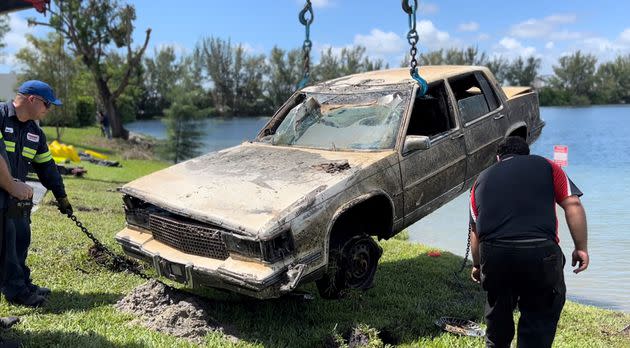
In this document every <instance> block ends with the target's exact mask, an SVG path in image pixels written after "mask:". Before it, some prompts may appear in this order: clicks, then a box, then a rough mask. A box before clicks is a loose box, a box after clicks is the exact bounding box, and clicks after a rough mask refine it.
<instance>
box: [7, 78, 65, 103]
mask: <svg viewBox="0 0 630 348" xmlns="http://www.w3.org/2000/svg"><path fill="white" fill-rule="evenodd" d="M18 93H20V94H29V95H37V96H40V97H42V98H44V100H46V101H47V102H49V103H51V104H54V105H61V100H59V99H57V98H55V92H53V89H52V88H50V86H49V85H48V84H47V83H46V82H42V81H39V80H30V81H26V82H24V83H23V84H22V85H21V86H20V88H18Z"/></svg>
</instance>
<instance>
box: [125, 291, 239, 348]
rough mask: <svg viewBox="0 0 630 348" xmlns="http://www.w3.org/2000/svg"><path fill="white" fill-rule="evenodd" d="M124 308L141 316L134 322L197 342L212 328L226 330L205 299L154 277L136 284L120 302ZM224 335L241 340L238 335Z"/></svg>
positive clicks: (126, 311) (201, 340)
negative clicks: (211, 311) (217, 321)
mask: <svg viewBox="0 0 630 348" xmlns="http://www.w3.org/2000/svg"><path fill="white" fill-rule="evenodd" d="M116 308H117V309H119V310H120V311H122V312H125V313H129V314H133V315H136V316H138V317H139V318H138V319H135V320H134V321H132V323H137V322H140V323H141V324H142V325H144V326H146V327H148V328H149V329H152V330H156V331H160V332H165V333H168V334H171V335H173V336H176V337H181V338H186V339H189V340H191V341H193V342H196V343H201V342H203V337H204V336H205V335H206V334H207V333H208V332H210V331H223V328H222V327H221V326H220V325H218V324H217V323H216V322H215V321H214V320H213V319H212V318H210V317H209V316H208V314H207V312H206V311H205V310H204V309H203V306H202V302H201V301H200V300H199V299H197V298H195V297H194V296H192V295H190V294H187V293H184V292H179V291H177V290H173V289H169V288H167V287H165V286H164V285H163V284H160V283H158V282H156V281H155V280H151V281H149V282H147V283H145V284H143V285H140V286H139V287H137V288H135V289H134V290H133V291H132V292H131V293H130V294H129V295H127V296H125V297H124V298H123V299H121V300H120V301H118V302H117V303H116ZM224 337H226V338H228V339H230V340H232V341H233V342H235V341H238V339H237V338H236V337H233V336H229V335H224Z"/></svg>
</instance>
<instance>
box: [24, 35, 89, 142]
mask: <svg viewBox="0 0 630 348" xmlns="http://www.w3.org/2000/svg"><path fill="white" fill-rule="evenodd" d="M26 40H27V41H28V42H29V44H30V46H29V47H26V48H22V49H21V50H20V51H18V52H17V54H16V59H17V60H18V62H20V64H21V65H22V71H21V73H20V74H19V80H20V81H21V82H23V81H26V80H42V81H46V82H47V83H48V84H50V86H51V87H52V88H53V89H54V90H55V94H56V95H57V97H58V98H59V99H61V100H62V101H63V106H62V107H55V108H52V110H51V112H50V114H49V115H48V116H47V117H46V119H45V120H44V122H45V123H46V124H48V125H51V126H54V127H55V128H56V131H57V139H58V140H59V139H61V134H62V132H63V127H66V126H72V125H75V124H76V122H77V119H76V116H75V115H76V111H77V97H78V96H81V95H85V94H84V93H85V92H86V91H84V90H82V89H80V88H79V87H80V86H81V84H80V83H79V82H78V79H79V74H80V72H81V70H82V65H81V63H80V62H78V61H77V59H76V58H75V57H73V56H71V55H69V54H68V53H67V52H66V51H65V49H64V47H65V40H64V38H63V36H61V35H59V34H57V33H56V32H52V33H49V34H48V36H47V37H46V38H45V39H38V38H35V37H34V36H32V35H27V37H26ZM88 93H89V92H88ZM92 117H93V115H92Z"/></svg>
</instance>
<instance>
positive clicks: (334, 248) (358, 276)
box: [317, 234, 383, 299]
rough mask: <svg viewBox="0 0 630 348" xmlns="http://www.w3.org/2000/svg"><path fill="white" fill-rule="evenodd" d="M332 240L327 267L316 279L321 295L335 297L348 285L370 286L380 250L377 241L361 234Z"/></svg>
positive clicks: (350, 287)
mask: <svg viewBox="0 0 630 348" xmlns="http://www.w3.org/2000/svg"><path fill="white" fill-rule="evenodd" d="M331 244H332V245H331V248H330V255H329V258H328V271H327V272H326V274H325V275H324V277H322V278H321V279H319V280H318V281H317V289H318V290H319V294H320V296H321V297H323V298H326V299H337V298H340V297H341V296H343V293H344V292H345V291H346V290H347V289H361V290H366V289H369V288H370V287H371V286H372V283H373V282H374V274H375V273H376V267H377V266H378V260H379V259H380V257H381V255H382V254H383V249H381V247H380V246H379V245H378V243H376V242H375V241H374V239H372V237H370V236H368V235H365V234H361V235H358V236H353V237H351V238H347V239H344V240H342V241H340V242H337V243H334V244H333V243H331Z"/></svg>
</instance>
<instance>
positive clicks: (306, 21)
mask: <svg viewBox="0 0 630 348" xmlns="http://www.w3.org/2000/svg"><path fill="white" fill-rule="evenodd" d="M307 13H308V14H310V16H309V18H306V14H307ZM298 19H299V20H300V23H302V25H304V32H305V38H304V43H303V44H302V62H303V63H304V64H303V71H304V73H303V75H302V79H301V80H300V82H298V84H297V85H296V87H295V88H296V90H300V89H302V88H304V86H306V85H307V84H308V81H309V79H310V77H311V47H313V43H312V42H311V39H310V35H311V24H312V23H313V19H315V16H314V15H313V6H312V5H311V0H306V4H305V5H304V8H303V9H302V11H300V14H299V16H298Z"/></svg>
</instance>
